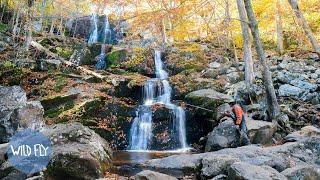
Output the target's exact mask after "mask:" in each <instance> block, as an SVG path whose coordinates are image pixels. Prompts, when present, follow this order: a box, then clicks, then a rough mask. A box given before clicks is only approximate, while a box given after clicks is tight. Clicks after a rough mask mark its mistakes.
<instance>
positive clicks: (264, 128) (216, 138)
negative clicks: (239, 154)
mask: <svg viewBox="0 0 320 180" xmlns="http://www.w3.org/2000/svg"><path fill="white" fill-rule="evenodd" d="M246 119H247V121H246V124H247V128H248V132H247V134H248V137H249V138H250V141H251V143H255V144H267V143H269V142H270V140H271V139H272V137H273V135H274V133H275V132H276V130H277V126H276V125H275V124H273V123H271V122H266V121H258V120H251V119H249V118H246ZM239 146H240V135H239V133H238V130H237V128H236V125H234V122H233V120H232V119H228V120H226V121H224V122H222V123H220V124H219V125H218V126H217V127H215V128H214V129H213V131H212V132H211V133H209V135H208V141H207V144H206V148H205V151H207V152H209V151H217V150H220V149H224V148H235V147H239Z"/></svg>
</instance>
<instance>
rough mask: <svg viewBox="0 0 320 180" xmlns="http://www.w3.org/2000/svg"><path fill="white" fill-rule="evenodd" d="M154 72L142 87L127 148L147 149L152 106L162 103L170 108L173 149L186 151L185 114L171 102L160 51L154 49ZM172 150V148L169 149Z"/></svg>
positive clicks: (168, 84)
mask: <svg viewBox="0 0 320 180" xmlns="http://www.w3.org/2000/svg"><path fill="white" fill-rule="evenodd" d="M154 61H155V74H156V77H155V78H152V79H149V80H147V81H146V82H145V84H144V88H143V104H142V105H140V106H139V107H138V109H137V110H136V117H135V118H134V121H133V123H132V126H131V129H130V135H131V137H130V141H129V146H128V150H133V151H147V150H153V149H151V148H150V141H151V139H152V136H153V133H152V132H153V128H152V123H153V121H152V106H153V105H156V104H162V105H164V106H165V107H166V108H168V109H170V110H172V113H173V116H172V121H171V122H172V128H173V129H172V132H174V134H175V135H177V137H176V138H177V139H178V140H177V143H178V145H177V147H179V148H178V149H174V151H187V150H188V149H189V148H188V145H187V140H186V126H185V123H186V122H185V121H186V114H185V111H184V109H183V108H182V107H179V106H177V105H175V104H173V103H172V102H171V94H172V88H171V86H170V83H169V81H168V72H166V71H165V70H164V67H163V66H164V64H163V62H162V60H161V52H160V51H159V50H155V57H154ZM170 150H172V149H170Z"/></svg>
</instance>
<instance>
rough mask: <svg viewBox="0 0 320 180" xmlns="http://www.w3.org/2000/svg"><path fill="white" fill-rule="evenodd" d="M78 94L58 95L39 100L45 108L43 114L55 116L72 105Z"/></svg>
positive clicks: (50, 116)
mask: <svg viewBox="0 0 320 180" xmlns="http://www.w3.org/2000/svg"><path fill="white" fill-rule="evenodd" d="M77 97H78V94H70V95H60V96H54V97H48V98H44V99H43V100H41V104H42V105H43V108H44V110H45V112H44V115H45V116H46V117H49V118H56V117H58V116H59V115H60V114H61V113H63V112H64V111H67V110H69V109H71V108H73V107H74V105H75V100H76V98H77Z"/></svg>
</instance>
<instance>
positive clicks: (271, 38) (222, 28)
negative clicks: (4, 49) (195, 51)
mask: <svg viewBox="0 0 320 180" xmlns="http://www.w3.org/2000/svg"><path fill="white" fill-rule="evenodd" d="M30 2H32V1H26V0H25V1H23V0H19V1H17V0H1V4H2V5H6V6H8V7H9V8H10V9H15V10H17V9H20V10H21V12H20V13H22V14H26V13H27V12H28V6H27V5H28V3H30ZM277 2H278V6H277ZM33 3H34V5H33V6H32V12H33V18H34V19H43V23H44V24H45V25H47V26H50V24H51V23H52V21H53V20H54V21H55V23H60V20H61V18H62V19H63V21H64V22H66V23H67V22H69V21H70V20H75V19H77V18H81V17H84V16H90V15H91V14H93V13H97V14H100V15H103V14H106V13H107V14H108V16H109V18H110V19H111V20H112V21H126V22H127V23H128V28H126V29H125V31H126V33H127V34H128V37H127V38H136V37H137V36H138V35H139V34H143V33H150V34H152V35H154V36H155V37H158V38H161V36H163V34H162V33H163V32H165V33H166V36H167V39H168V41H170V42H174V41H185V40H195V39H199V38H202V39H209V40H210V39H215V40H217V41H216V42H217V43H222V42H225V40H226V39H228V41H230V44H232V43H234V44H235V45H236V46H237V47H242V37H241V26H240V20H239V14H238V10H237V4H236V1H230V0H216V1H211V0H161V1H159V0H114V1H111V0H37V1H33ZM298 3H299V7H300V10H301V12H302V13H303V15H304V17H305V19H306V21H307V22H308V24H309V26H310V28H311V30H312V31H313V33H314V36H315V37H316V39H317V40H320V11H319V9H320V3H319V1H318V0H300V1H298ZM252 4H253V8H254V11H255V13H256V18H257V20H258V22H259V28H260V33H261V38H262V41H263V42H264V43H265V45H266V46H267V47H268V48H275V47H276V41H277V40H276V39H277V38H276V23H275V22H276V21H275V18H276V14H277V11H278V13H279V16H280V20H281V23H282V27H283V36H284V46H285V48H286V49H297V48H298V49H310V47H311V46H310V43H309V41H308V38H307V37H306V36H305V34H304V32H303V29H302V28H301V26H300V25H299V23H300V22H299V20H298V19H297V18H296V17H295V14H294V12H293V10H292V8H291V7H290V5H289V3H288V1H286V0H278V1H276V0H253V1H252ZM163 29H165V31H163ZM228 43H229V42H228Z"/></svg>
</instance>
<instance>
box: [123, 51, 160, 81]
mask: <svg viewBox="0 0 320 180" xmlns="http://www.w3.org/2000/svg"><path fill="white" fill-rule="evenodd" d="M153 57H154V55H153V51H152V50H151V49H143V48H134V49H132V50H131V51H130V52H129V53H128V57H127V59H126V61H125V62H122V63H121V65H120V67H121V68H122V69H125V70H126V71H129V72H137V73H140V74H143V75H146V76H149V77H151V76H154V60H153V59H154V58H153Z"/></svg>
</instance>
